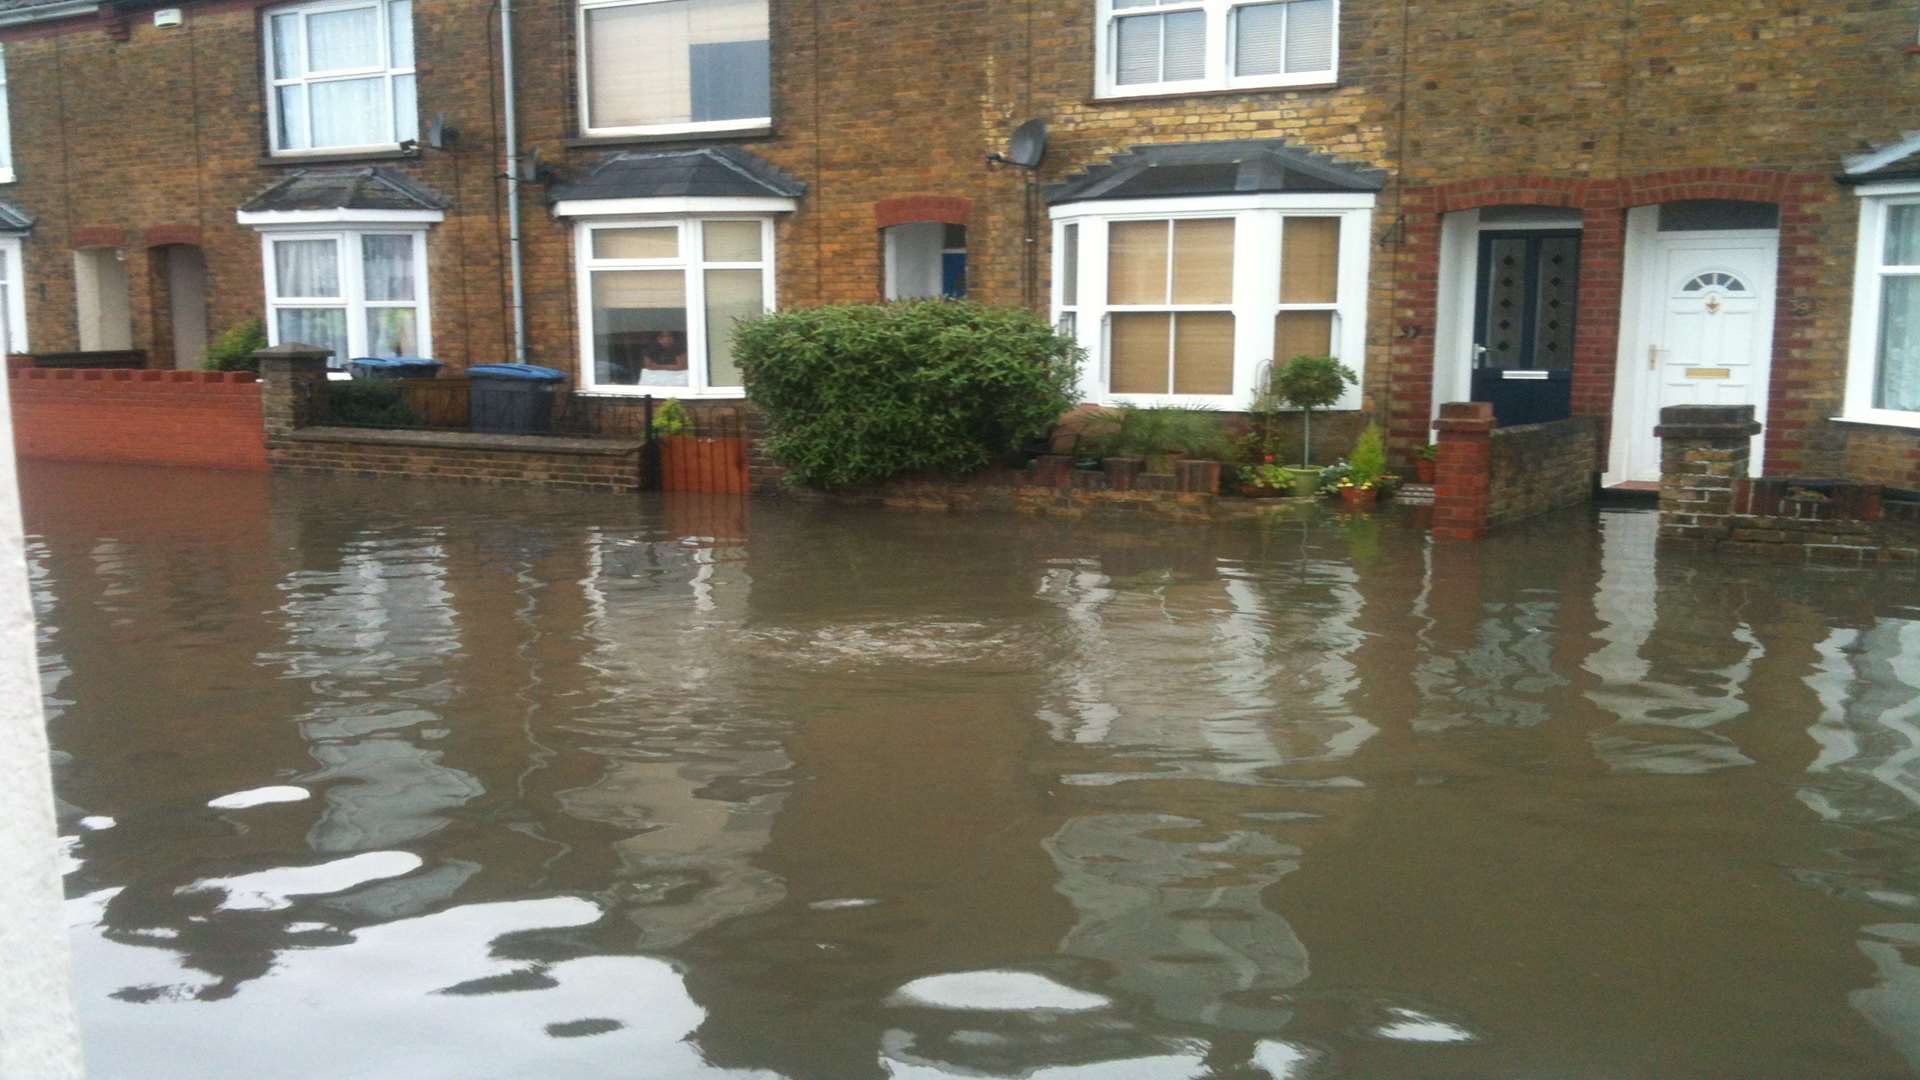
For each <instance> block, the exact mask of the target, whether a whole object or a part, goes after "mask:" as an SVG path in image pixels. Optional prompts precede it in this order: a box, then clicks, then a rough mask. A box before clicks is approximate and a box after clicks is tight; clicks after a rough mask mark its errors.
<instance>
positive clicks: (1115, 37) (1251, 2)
mask: <svg viewBox="0 0 1920 1080" xmlns="http://www.w3.org/2000/svg"><path fill="white" fill-rule="evenodd" d="M1283 2H1286V0H1164V2H1163V3H1161V4H1159V5H1155V6H1141V7H1131V8H1120V9H1115V8H1114V6H1113V0H1094V3H1095V6H1096V7H1095V10H1096V12H1097V26H1096V28H1095V33H1094V97H1096V98H1134V97H1164V96H1167V95H1172V94H1192V93H1202V92H1205V91H1208V90H1262V89H1272V88H1276V87H1288V86H1325V85H1328V84H1331V83H1336V82H1338V81H1339V79H1340V0H1333V34H1332V37H1333V41H1332V53H1331V56H1330V58H1329V65H1328V67H1327V68H1326V70H1324V71H1302V72H1296V73H1293V74H1287V73H1284V72H1282V73H1279V74H1274V75H1235V74H1234V73H1233V60H1234V56H1233V37H1234V29H1235V27H1234V23H1235V20H1236V19H1237V17H1238V13H1239V9H1240V8H1243V7H1265V6H1267V5H1268V4H1270V3H1283ZM1182 11H1200V12H1204V13H1205V15H1206V24H1207V30H1206V34H1207V44H1206V68H1205V73H1204V74H1203V75H1202V76H1201V77H1200V78H1198V79H1177V80H1173V81H1171V82H1154V83H1128V84H1124V85H1123V84H1121V83H1120V81H1119V71H1118V64H1119V57H1120V48H1119V41H1120V22H1121V21H1122V20H1124V19H1127V18H1129V17H1134V16H1143V15H1158V14H1172V13H1177V12H1182Z"/></svg>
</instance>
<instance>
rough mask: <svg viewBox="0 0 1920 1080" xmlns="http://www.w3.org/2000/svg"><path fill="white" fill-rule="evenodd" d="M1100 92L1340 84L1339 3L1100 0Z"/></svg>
mask: <svg viewBox="0 0 1920 1080" xmlns="http://www.w3.org/2000/svg"><path fill="white" fill-rule="evenodd" d="M1096 3H1097V4H1098V9H1097V10H1098V12H1099V20H1100V27H1099V33H1098V34H1097V36H1096V38H1095V41H1096V45H1095V52H1096V54H1097V55H1096V57H1095V60H1096V65H1097V68H1096V70H1097V73H1098V74H1097V77H1096V80H1095V88H1094V91H1095V94H1096V96H1098V97H1129V96H1136V95H1145V94H1176V93H1190V92H1195V91H1204V90H1242V89H1247V90H1251V89H1260V88H1263V87H1285V86H1302V85H1314V84H1323V83H1330V82H1333V81H1334V80H1335V79H1336V78H1337V76H1338V64H1339V53H1340V49H1339V30H1340V27H1339V22H1340V7H1339V0H1267V2H1260V3H1245V2H1239V0H1096Z"/></svg>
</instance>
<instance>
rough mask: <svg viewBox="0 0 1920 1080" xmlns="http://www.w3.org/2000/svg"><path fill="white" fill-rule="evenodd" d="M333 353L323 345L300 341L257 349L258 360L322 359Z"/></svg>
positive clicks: (254, 354)
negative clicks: (316, 357)
mask: <svg viewBox="0 0 1920 1080" xmlns="http://www.w3.org/2000/svg"><path fill="white" fill-rule="evenodd" d="M332 355H333V350H332V349H329V348H326V347H325V346H322V345H307V344H304V343H302V342H298V341H283V342H281V343H280V344H278V345H269V346H268V347H266V348H264V349H255V350H254V351H253V356H254V358H255V359H256V360H292V359H297V358H304V357H309V356H318V357H320V358H321V359H322V360H324V359H326V358H327V357H329V356H332Z"/></svg>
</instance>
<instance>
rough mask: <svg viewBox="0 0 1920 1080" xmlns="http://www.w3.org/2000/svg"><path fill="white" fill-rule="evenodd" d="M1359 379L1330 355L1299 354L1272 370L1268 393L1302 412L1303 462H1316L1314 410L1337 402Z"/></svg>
mask: <svg viewBox="0 0 1920 1080" xmlns="http://www.w3.org/2000/svg"><path fill="white" fill-rule="evenodd" d="M1359 381H1360V377H1359V376H1358V375H1355V374H1354V373H1353V369H1352V368H1350V367H1348V366H1347V365H1345V364H1343V363H1341V362H1340V361H1338V360H1335V359H1334V358H1333V357H1331V356H1296V357H1294V358H1293V359H1291V360H1289V361H1287V362H1286V363H1285V364H1283V365H1281V367H1280V369H1279V370H1278V371H1275V372H1274V373H1273V380H1272V384H1271V385H1270V386H1269V387H1268V393H1270V394H1272V395H1273V396H1275V397H1277V398H1279V399H1280V400H1281V401H1284V402H1286V403H1287V404H1289V405H1292V406H1294V407H1295V408H1297V409H1299V410H1301V412H1302V416H1301V419H1300V423H1301V431H1300V464H1302V465H1311V464H1313V410H1315V409H1324V408H1327V407H1329V406H1331V405H1333V404H1335V403H1336V402H1338V401H1339V400H1340V395H1342V394H1344V393H1346V392H1347V387H1348V386H1350V385H1352V384H1354V383H1357V382H1359Z"/></svg>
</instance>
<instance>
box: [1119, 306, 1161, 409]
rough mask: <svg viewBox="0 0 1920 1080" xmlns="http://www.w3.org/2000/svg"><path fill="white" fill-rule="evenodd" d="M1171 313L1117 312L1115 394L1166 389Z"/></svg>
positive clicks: (1153, 392) (1159, 391)
mask: <svg viewBox="0 0 1920 1080" xmlns="http://www.w3.org/2000/svg"><path fill="white" fill-rule="evenodd" d="M1172 319H1173V316H1172V315H1169V314H1166V313H1164V312H1140V311H1127V312H1115V313H1114V315H1113V318H1112V322H1111V325H1112V327H1113V347H1112V349H1111V352H1112V354H1113V355H1112V365H1111V366H1112V371H1113V375H1112V386H1111V389H1112V391H1113V392H1114V393H1116V394H1164V393H1166V392H1167V346H1168V339H1167V332H1168V326H1169V323H1170V322H1171V320H1172Z"/></svg>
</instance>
